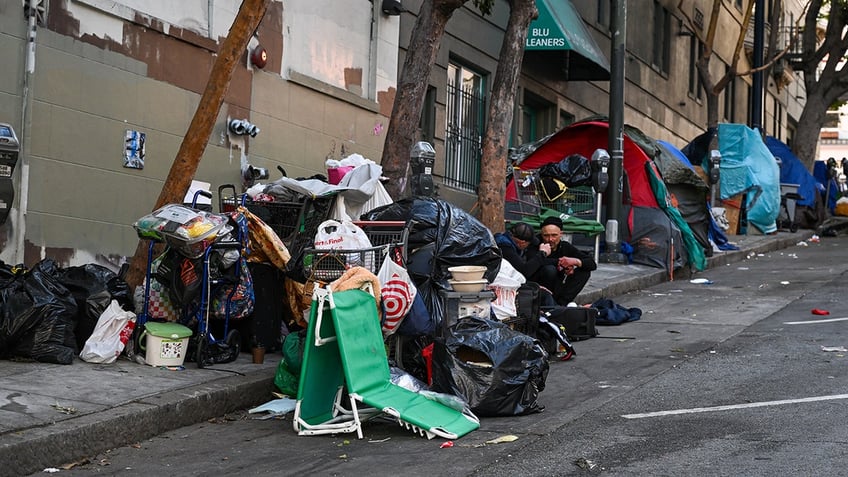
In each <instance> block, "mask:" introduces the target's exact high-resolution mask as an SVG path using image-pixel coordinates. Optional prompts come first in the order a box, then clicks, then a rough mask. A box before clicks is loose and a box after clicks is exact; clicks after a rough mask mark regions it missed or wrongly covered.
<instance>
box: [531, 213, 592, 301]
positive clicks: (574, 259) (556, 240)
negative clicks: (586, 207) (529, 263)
mask: <svg viewBox="0 0 848 477" xmlns="http://www.w3.org/2000/svg"><path fill="white" fill-rule="evenodd" d="M537 243H539V242H537ZM544 245H547V246H548V247H547V248H546V250H549V252H546V253H544V255H545V258H544V259H543V262H544V264H543V265H542V266H541V267H540V268H539V269H538V270H537V271H536V272H535V273H534V274H532V275H531V276H527V275H525V277H527V278H528V279H529V280H532V281H535V282H536V283H538V284H539V285H542V286H543V287H545V288H547V289H548V290H550V291H551V293H552V294H553V296H554V299H555V300H556V302H557V303H558V304H560V305H562V306H565V305H568V303H570V302H573V301H574V299H575V298H576V297H577V295H578V294H579V293H580V291H581V290H583V287H584V286H586V283H587V282H588V281H589V277H590V276H591V274H592V271H593V270H595V269H597V268H598V264H597V263H595V259H594V258H593V257H592V256H591V255H590V254H588V253H586V252H583V251H581V250H580V249H578V248H577V247H575V246H574V245H572V244H571V243H569V242H567V241H564V240H562V219H560V218H559V217H548V218H546V219H545V220H544V222H542V234H541V242H540V245H539V246H538V247H539V250H541V248H542V246H544ZM534 253H535V254H536V255H539V254H540V253H543V252H538V251H537V250H535V249H534V248H533V247H532V246H530V247H528V250H527V252H526V254H527V255H533V254H534Z"/></svg>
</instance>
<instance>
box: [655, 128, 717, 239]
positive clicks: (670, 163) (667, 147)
mask: <svg viewBox="0 0 848 477" xmlns="http://www.w3.org/2000/svg"><path fill="white" fill-rule="evenodd" d="M657 144H659V146H660V154H659V155H658V156H657V157H656V158H655V159H654V162H655V163H656V164H657V167H658V168H659V170H660V172H661V173H662V176H663V181H665V184H666V186H667V187H668V190H669V192H671V193H672V194H674V197H675V198H676V199H677V208H678V209H680V213H681V214H682V215H683V218H684V219H686V222H687V223H688V224H689V227H690V228H691V229H692V233H694V234H695V238H696V239H697V240H698V243H700V244H701V246H703V247H704V250H707V251H709V252H708V253H711V252H712V245H711V244H710V239H709V228H710V221H711V220H712V216H711V214H710V211H709V210H708V207H707V205H708V202H707V201H708V196H709V192H710V186H709V185H707V183H706V182H704V179H702V178H701V176H699V175H698V174H697V173H696V172H695V170H694V169H693V168H692V164H691V163H690V162H689V159H688V158H687V157H686V155H684V154H683V153H682V152H680V149H677V148H676V147H675V146H673V145H672V144H671V143H668V142H665V141H661V140H658V141H657Z"/></svg>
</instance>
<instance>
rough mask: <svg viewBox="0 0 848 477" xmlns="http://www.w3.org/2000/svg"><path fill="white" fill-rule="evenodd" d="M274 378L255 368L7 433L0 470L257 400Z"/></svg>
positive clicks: (38, 463) (72, 454) (0, 447)
mask: <svg viewBox="0 0 848 477" xmlns="http://www.w3.org/2000/svg"><path fill="white" fill-rule="evenodd" d="M273 381H274V380H273V377H269V376H268V373H267V371H264V372H260V371H257V372H256V373H250V374H247V375H244V376H235V377H227V378H223V379H219V380H216V381H212V382H209V383H204V384H198V385H194V386H189V387H186V388H182V389H178V390H173V391H168V392H165V393H161V394H156V395H153V396H149V397H147V398H144V399H139V400H135V401H132V402H128V403H125V404H122V405H120V406H116V407H113V408H110V409H106V410H103V411H100V412H94V413H90V414H86V415H83V416H80V417H77V418H73V419H68V420H66V421H60V422H55V423H50V424H47V425H45V426H41V427H34V428H30V429H27V430H24V431H19V432H15V433H10V434H9V435H6V436H3V437H2V439H0V440H2V441H7V442H3V443H2V444H0V462H3V466H2V470H0V475H2V476H18V475H27V474H31V473H34V472H40V471H42V470H43V469H44V466H45V463H49V465H59V464H60V463H63V462H73V461H76V460H80V459H83V458H85V457H90V456H94V455H96V454H98V453H100V452H103V451H106V450H108V449H113V448H115V447H120V446H125V445H129V444H132V443H135V442H139V441H141V440H144V439H149V438H151V437H154V436H156V435H159V434H162V433H164V432H168V431H172V430H174V429H178V428H180V427H184V426H188V425H192V424H197V423H199V422H202V421H205V420H208V419H212V418H215V417H220V416H222V415H224V414H227V413H230V412H234V411H237V410H240V409H246V408H250V407H253V406H256V405H258V404H261V403H263V402H266V401H267V400H268V396H269V395H270V393H271V391H272V388H273Z"/></svg>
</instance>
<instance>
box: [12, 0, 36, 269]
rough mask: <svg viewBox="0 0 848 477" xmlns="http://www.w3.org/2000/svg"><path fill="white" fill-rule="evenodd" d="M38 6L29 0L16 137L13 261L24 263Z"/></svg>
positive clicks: (34, 1) (33, 0)
mask: <svg viewBox="0 0 848 477" xmlns="http://www.w3.org/2000/svg"><path fill="white" fill-rule="evenodd" d="M37 8H38V0H29V12H28V13H29V18H28V19H27V20H28V28H27V32H28V37H27V50H26V58H25V59H24V61H25V65H24V78H23V91H22V94H21V134H20V136H19V137H18V141H20V148H21V149H20V151H21V152H20V156H19V157H18V161H19V163H20V165H19V167H20V171H21V175H20V183H19V184H18V190H19V191H20V192H19V193H18V214H17V217H16V220H15V224H14V231H15V263H16V264H19V263H24V258H25V257H24V251H25V250H24V245H25V243H26V242H25V240H26V214H27V198H28V196H29V160H28V158H29V152H30V150H31V147H30V146H29V140H30V134H31V133H30V126H31V121H32V119H31V117H30V115H29V114H27V112H28V111H30V110H31V109H32V108H31V103H32V97H31V94H30V83H31V80H32V76H33V74H34V73H35V34H36V31H37V29H38V22H37V21H36V14H37V10H36V9H37Z"/></svg>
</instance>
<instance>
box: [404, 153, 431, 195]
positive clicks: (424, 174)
mask: <svg viewBox="0 0 848 477" xmlns="http://www.w3.org/2000/svg"><path fill="white" fill-rule="evenodd" d="M435 164H436V150H435V149H433V146H432V145H430V143H429V142H426V141H419V142H416V143H415V144H414V145H413V146H412V150H411V151H410V154H409V165H410V167H411V169H412V194H413V195H423V196H432V195H433V192H434V190H435V185H434V184H433V166H435Z"/></svg>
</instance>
